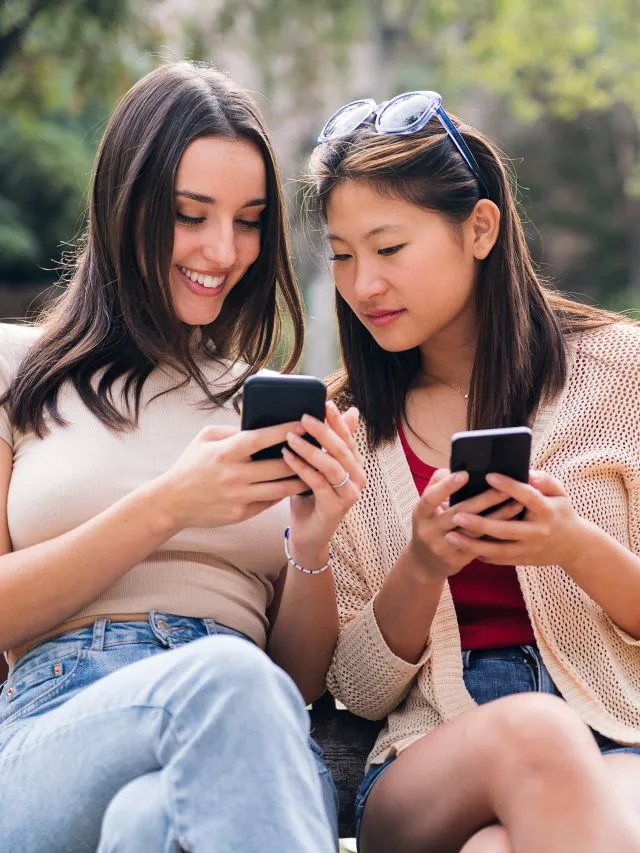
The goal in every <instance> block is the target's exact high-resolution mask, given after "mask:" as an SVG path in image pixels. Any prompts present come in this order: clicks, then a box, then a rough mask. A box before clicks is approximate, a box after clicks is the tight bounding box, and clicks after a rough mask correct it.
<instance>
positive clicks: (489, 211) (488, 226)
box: [471, 198, 500, 261]
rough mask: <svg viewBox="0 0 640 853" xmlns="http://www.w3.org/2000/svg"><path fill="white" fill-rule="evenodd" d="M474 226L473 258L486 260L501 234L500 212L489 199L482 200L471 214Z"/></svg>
mask: <svg viewBox="0 0 640 853" xmlns="http://www.w3.org/2000/svg"><path fill="white" fill-rule="evenodd" d="M471 220H472V223H471V224H472V226H473V256H474V258H475V259H476V260H477V261H482V260H484V259H485V258H486V257H487V255H488V254H489V252H490V251H491V250H492V249H493V247H494V246H495V243H496V240H497V239H498V234H499V233H500V210H499V209H498V206H497V205H496V204H494V203H493V202H492V201H489V199H488V198H481V199H480V201H479V202H478V203H477V204H476V206H475V207H474V209H473V213H472V214H471Z"/></svg>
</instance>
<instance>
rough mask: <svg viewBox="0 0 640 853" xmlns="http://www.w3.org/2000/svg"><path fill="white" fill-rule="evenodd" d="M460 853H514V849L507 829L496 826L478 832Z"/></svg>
mask: <svg viewBox="0 0 640 853" xmlns="http://www.w3.org/2000/svg"><path fill="white" fill-rule="evenodd" d="M460 853H513V847H512V846H511V842H510V841H509V836H508V835H507V831H506V829H504V828H503V827H502V826H498V824H494V825H493V826H487V827H485V828H484V829H481V830H480V832H476V834H475V835H474V836H473V838H471V839H469V841H467V843H466V844H465V845H464V847H463V848H462V850H461V851H460Z"/></svg>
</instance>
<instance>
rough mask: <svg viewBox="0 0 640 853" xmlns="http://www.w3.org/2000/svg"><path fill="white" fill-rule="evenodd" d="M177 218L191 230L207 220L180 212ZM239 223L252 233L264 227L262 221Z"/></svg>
mask: <svg viewBox="0 0 640 853" xmlns="http://www.w3.org/2000/svg"><path fill="white" fill-rule="evenodd" d="M176 217H177V219H178V221H179V222H181V223H182V224H183V225H187V226H188V227H189V228H195V226H196V225H200V223H202V222H204V220H205V217H204V216H186V215H185V214H184V213H180V212H178V213H177V214H176ZM237 223H238V225H239V226H240V227H241V228H246V229H247V230H250V231H258V230H259V229H260V227H261V226H262V220H261V219H256V220H249V219H238V220H237Z"/></svg>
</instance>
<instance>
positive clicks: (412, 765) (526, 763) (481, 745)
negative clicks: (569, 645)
mask: <svg viewBox="0 0 640 853" xmlns="http://www.w3.org/2000/svg"><path fill="white" fill-rule="evenodd" d="M558 756H561V759H560V758H558ZM583 756H586V759H585V760H586V761H587V763H588V764H589V766H590V767H591V768H592V769H593V768H594V767H595V766H596V765H600V754H599V751H598V748H597V746H596V744H595V741H594V740H593V737H592V736H591V734H590V732H589V730H588V728H587V727H586V726H585V725H584V724H583V723H582V722H581V721H580V720H579V718H578V717H577V715H575V714H574V713H573V712H572V711H571V710H570V709H569V708H568V707H567V705H566V703H565V702H563V700H561V699H557V698H555V697H551V696H546V695H544V694H534V693H530V694H518V695H513V696H509V697H506V698H503V699H498V700H496V701H494V702H490V703H487V704H486V705H482V706H479V707H476V708H474V709H473V710H471V711H469V712H467V713H465V714H463V715H461V716H460V717H457V718H456V719H454V720H452V721H450V722H448V723H446V724H445V725H443V726H441V727H440V728H438V729H436V730H435V731H433V732H430V733H429V734H428V735H426V736H425V737H423V738H421V739H420V740H419V741H416V742H415V743H414V744H412V745H411V746H410V747H408V748H407V749H406V750H404V751H403V752H402V753H401V754H400V755H399V756H398V758H397V759H396V760H395V761H394V762H393V763H392V764H390V765H389V767H388V768H387V769H386V770H385V772H384V773H383V774H382V775H381V776H380V778H379V779H378V781H377V782H376V784H375V785H374V786H373V789H372V791H371V793H370V795H369V797H368V799H367V803H366V806H365V810H364V815H363V821H362V826H361V836H360V841H361V849H362V851H363V853H386V851H389V850H402V851H403V853H436V851H437V853H459V851H460V850H461V848H463V847H464V845H465V844H466V843H467V842H470V841H471V839H473V837H474V835H476V834H477V833H479V832H480V830H482V829H484V828H486V827H490V826H491V825H492V824H496V822H497V823H502V824H503V825H505V826H508V825H509V821H510V820H511V822H513V816H514V815H519V814H521V813H522V810H523V809H525V810H526V807H527V804H528V801H527V799H526V794H525V793H524V790H525V787H526V786H523V785H521V784H520V782H521V777H520V773H521V770H522V768H525V769H526V768H527V767H528V768H529V769H533V772H534V773H537V772H538V770H539V769H540V768H541V769H542V771H543V772H544V773H546V774H547V776H550V777H551V778H554V779H555V778H556V775H557V778H558V780H561V781H562V782H563V784H564V785H565V791H566V795H567V796H568V795H569V793H570V790H567V788H568V787H569V786H568V785H567V780H568V776H567V767H568V766H569V765H571V766H572V767H573V768H574V770H573V771H572V772H574V773H575V775H578V774H579V769H578V768H580V766H581V762H582V758H583ZM536 765H539V767H538V766H536ZM571 784H572V779H570V780H569V785H571ZM549 796H551V790H550V789H549ZM486 837H487V836H485V838H486ZM495 837H496V833H495V832H494V840H495ZM480 840H482V839H480ZM498 840H499V841H504V838H502V839H498ZM478 843H479V842H478ZM496 843H497V842H496ZM502 848H503V849H502V850H501V848H500V847H497V848H496V853H506V851H508V849H509V848H506V851H505V849H504V843H502ZM471 850H472V851H473V848H471ZM478 850H482V847H480V848H478ZM488 851H491V853H493V851H492V850H491V848H487V853H488Z"/></svg>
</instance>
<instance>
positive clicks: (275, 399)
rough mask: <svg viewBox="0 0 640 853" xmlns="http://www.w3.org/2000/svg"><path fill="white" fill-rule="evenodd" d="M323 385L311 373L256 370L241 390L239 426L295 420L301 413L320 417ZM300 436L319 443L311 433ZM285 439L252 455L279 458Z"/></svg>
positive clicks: (321, 414) (260, 457)
mask: <svg viewBox="0 0 640 853" xmlns="http://www.w3.org/2000/svg"><path fill="white" fill-rule="evenodd" d="M326 401H327V388H326V385H325V384H324V382H323V381H322V380H321V379H318V378H317V377H315V376H289V375H282V374H279V373H277V374H259V375H257V376H251V377H249V379H247V380H246V382H245V383H244V386H243V393H242V429H261V428H262V427H266V426H275V425H276V424H284V423H289V422H291V421H299V420H300V419H301V418H302V416H303V415H312V416H313V417H314V418H317V420H319V421H324V416H325V404H326ZM304 438H306V439H307V441H310V442H311V443H312V444H315V445H316V447H319V446H320V445H319V444H318V442H317V441H316V439H315V438H312V436H310V435H308V434H305V436H304ZM283 447H286V444H285V443H281V444H274V445H273V447H267V448H266V449H265V450H261V451H260V452H259V453H254V454H253V456H252V459H281V458H282V448H283Z"/></svg>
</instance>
